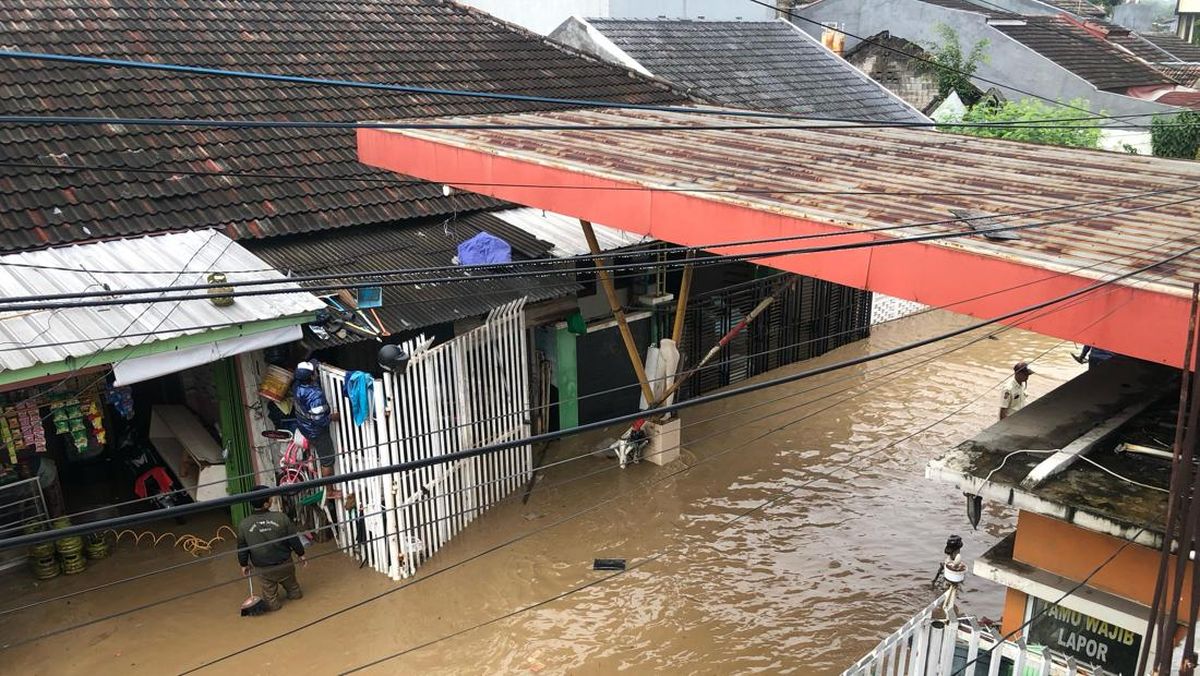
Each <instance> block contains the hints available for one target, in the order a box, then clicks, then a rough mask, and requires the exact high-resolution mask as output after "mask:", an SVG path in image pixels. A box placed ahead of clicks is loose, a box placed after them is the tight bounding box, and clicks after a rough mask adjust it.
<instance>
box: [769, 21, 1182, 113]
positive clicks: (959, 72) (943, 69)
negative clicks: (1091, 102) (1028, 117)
mask: <svg viewBox="0 0 1200 676" xmlns="http://www.w3.org/2000/svg"><path fill="white" fill-rule="evenodd" d="M749 1H750V2H752V3H754V4H756V5H759V6H761V7H766V8H768V9H771V10H773V11H778V12H782V13H783V14H786V15H787V17H788V18H789V19H795V20H799V21H803V22H805V23H807V24H810V25H812V26H817V27H819V28H821V29H822V30H826V29H827V30H831V31H834V32H835V33H841V34H842V35H845V36H846V37H851V38H854V39H855V40H859V41H861V42H865V43H867V44H869V45H874V46H876V47H879V48H880V49H883V50H885V51H889V52H893V53H895V54H899V55H901V56H903V57H904V58H906V59H911V60H913V61H918V62H921V63H923V64H925V65H926V66H930V67H932V68H935V69H936V70H937V71H941V72H950V73H954V74H956V75H962V76H964V77H968V78H971V79H973V80H979V81H980V82H986V83H987V84H990V85H993V86H996V87H1003V88H1004V89H1008V90H1011V91H1014V92H1017V93H1018V94H1024V95H1025V96H1030V97H1033V98H1035V99H1038V100H1040V101H1044V102H1046V103H1049V104H1051V105H1054V106H1060V107H1063V108H1070V109H1072V110H1078V111H1080V112H1084V113H1087V114H1088V115H1089V116H1091V119H1098V120H1114V119H1118V118H1117V117H1115V116H1111V115H1104V114H1100V113H1093V112H1092V111H1090V110H1088V109H1087V108H1082V107H1079V106H1074V105H1071V104H1070V103H1064V102H1062V101H1058V100H1056V99H1051V98H1050V97H1047V96H1042V95H1041V94H1036V93H1034V92H1031V91H1027V90H1024V89H1020V88H1018V87H1015V86H1013V85H1010V84H1004V83H1003V82H997V81H996V80H991V79H988V78H985V77H982V76H980V75H976V74H974V73H968V72H965V71H962V70H959V69H957V68H952V67H950V66H946V65H943V64H941V63H938V62H937V61H935V60H933V59H927V58H925V57H922V56H917V55H916V54H910V53H908V52H906V51H904V50H903V49H897V48H896V47H892V46H891V45H888V44H885V43H883V42H880V41H878V40H874V39H872V38H866V37H863V36H861V35H855V34H854V33H851V32H849V31H846V30H845V29H842V28H837V27H835V26H826V25H825V24H823V23H821V22H820V21H816V20H814V19H810V18H808V17H806V16H801V15H800V14H797V13H795V12H794V11H792V10H791V9H786V8H782V7H777V6H775V5H773V4H768V3H766V2H763V1H762V0H749ZM1160 114H1169V115H1174V114H1175V113H1150V114H1148V115H1147V116H1148V117H1154V116H1156V115H1160ZM1124 126H1126V127H1127V128H1135V127H1134V126H1133V125H1128V124H1127V125H1124ZM1076 128H1077V127H1076Z"/></svg>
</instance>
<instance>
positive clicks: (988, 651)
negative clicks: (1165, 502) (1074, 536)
mask: <svg viewBox="0 0 1200 676" xmlns="http://www.w3.org/2000/svg"><path fill="white" fill-rule="evenodd" d="M1145 532H1146V529H1145V528H1142V529H1140V530H1138V532H1137V533H1135V534H1134V535H1133V537H1131V538H1129V539H1127V540H1125V543H1124V544H1122V545H1121V546H1120V547H1118V548H1117V549H1116V551H1114V552H1113V553H1112V554H1109V556H1108V558H1106V559H1104V560H1103V561H1101V562H1100V565H1098V566H1096V567H1095V568H1093V569H1092V572H1090V573H1088V574H1087V575H1086V576H1085V577H1084V578H1083V579H1082V580H1080V581H1079V582H1077V583H1076V584H1075V586H1073V587H1071V588H1070V589H1068V590H1067V591H1065V592H1063V594H1062V596H1059V597H1058V598H1057V599H1056V600H1054V601H1053V602H1051V603H1048V604H1045V605H1043V606H1042V609H1041V610H1039V611H1038V612H1036V613H1034V614H1033V615H1032V616H1031V617H1030V618H1029V619H1028V620H1025V621H1024V622H1023V623H1021V626H1019V627H1017V628H1016V629H1013V630H1012V631H1010V632H1008V633H1007V634H1005V635H1004V636H1002V637H1001V638H1000V640H999V641H997V642H996V644H995V645H993V646H992V647H991V648H985V649H983V650H981V651H980V652H979V655H978V656H976V657H975V659H973V660H970V661H968V662H967V663H966V664H964V665H962V666H961V667H959V668H958V669H955V670H954V673H952V674H951V675H950V676H961V675H962V674H963V673H965V672H966V670H967V668H968V667H970V666H971V665H973V664H975V663H976V662H978V661H979V660H980V659H981V658H982V657H983V656H984V655H987V656H988V659H989V660H990V659H991V658H992V656H993V655H994V654H995V652H996V650H998V649H1000V648H1001V646H1003V645H1004V644H1005V643H1006V642H1007V641H1008V640H1009V639H1011V638H1012V637H1014V636H1016V635H1017V634H1019V633H1021V632H1022V631H1024V630H1025V629H1027V628H1028V627H1029V626H1030V625H1031V624H1033V623H1034V622H1035V621H1037V620H1038V618H1040V617H1041V616H1042V615H1045V614H1046V613H1047V612H1048V611H1049V610H1050V609H1051V608H1057V607H1058V606H1059V604H1061V603H1062V602H1063V601H1065V600H1067V598H1068V597H1070V596H1072V595H1074V594H1075V592H1077V591H1079V590H1080V589H1083V588H1084V586H1086V585H1087V583H1088V582H1090V581H1091V579H1092V578H1093V577H1095V576H1096V575H1097V574H1098V573H1099V572H1100V571H1102V570H1104V567H1105V566H1107V565H1108V564H1110V563H1112V562H1113V561H1114V560H1115V559H1116V558H1117V556H1118V555H1120V553H1121V552H1123V551H1125V548H1126V547H1128V546H1129V545H1131V544H1133V541H1134V540H1136V539H1138V538H1139V537H1141V535H1142V533H1145ZM1146 638H1147V639H1149V637H1146Z"/></svg>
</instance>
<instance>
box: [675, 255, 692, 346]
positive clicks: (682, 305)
mask: <svg viewBox="0 0 1200 676" xmlns="http://www.w3.org/2000/svg"><path fill="white" fill-rule="evenodd" d="M688 259H689V260H690V259H691V256H688ZM691 292H692V266H691V265H685V266H683V279H682V280H681V281H680V282H679V302H678V303H676V304H675V327H674V329H673V330H672V331H671V340H673V341H675V345H676V346H677V347H678V346H679V341H681V340H683V320H684V317H686V316H687V306H688V294H690V293H691Z"/></svg>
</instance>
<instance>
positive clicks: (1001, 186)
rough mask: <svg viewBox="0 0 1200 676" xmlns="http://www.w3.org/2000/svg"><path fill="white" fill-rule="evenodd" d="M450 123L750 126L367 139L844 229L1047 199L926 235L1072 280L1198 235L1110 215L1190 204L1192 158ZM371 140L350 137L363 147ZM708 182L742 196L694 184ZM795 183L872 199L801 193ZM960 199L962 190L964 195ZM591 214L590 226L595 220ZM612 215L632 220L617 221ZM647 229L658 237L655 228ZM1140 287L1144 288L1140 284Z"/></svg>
mask: <svg viewBox="0 0 1200 676" xmlns="http://www.w3.org/2000/svg"><path fill="white" fill-rule="evenodd" d="M453 121H455V122H461V123H482V122H492V123H500V124H582V125H600V124H609V125H612V124H648V125H659V124H662V125H682V126H696V125H710V126H711V125H716V124H722V123H727V124H736V125H750V126H753V127H758V128H754V129H742V130H735V131H710V130H699V129H698V130H695V131H688V130H674V131H669V132H612V131H558V130H554V131H528V130H520V131H504V130H477V129H471V130H466V129H456V130H406V131H389V132H378V134H379V136H380V137H382V138H386V136H387V135H390V134H403V135H406V136H410V137H415V138H417V139H422V140H426V141H432V142H435V143H438V144H444V145H447V146H451V147H459V148H466V149H471V150H476V151H479V152H483V153H487V154H488V155H490V156H500V157H509V158H513V159H517V160H521V161H523V162H528V163H532V164H535V165H541V166H545V167H551V168H556V169H560V170H566V171H569V172H571V173H572V174H575V175H578V176H581V177H588V176H590V177H596V178H602V179H609V180H612V181H615V182H618V183H619V184H620V185H621V186H623V187H622V188H621V189H622V190H628V189H629V188H630V187H633V188H635V189H636V188H639V187H640V188H651V189H660V190H669V191H684V192H688V191H698V192H694V193H691V194H690V195H689V196H690V197H693V198H695V199H699V200H703V201H708V202H711V203H715V204H730V205H739V206H742V207H748V208H751V209H754V210H756V211H761V212H764V213H766V214H779V215H782V216H785V217H790V218H796V219H804V220H807V221H810V222H816V223H828V224H831V225H836V226H842V227H846V228H851V229H861V228H867V227H873V226H894V225H897V224H908V223H917V222H925V221H937V220H943V219H948V218H952V214H951V210H952V209H970V210H973V211H983V212H990V213H996V214H1007V213H1011V212H1016V211H1023V210H1029V209H1037V208H1046V209H1050V208H1054V209H1056V210H1054V211H1047V212H1045V213H1041V214H1036V215H1031V216H1026V217H1023V218H1018V219H1015V220H1014V219H1006V220H1004V221H1003V223H1004V224H1006V225H1008V224H1012V225H1016V224H1021V223H1034V222H1039V221H1045V220H1053V219H1066V218H1079V219H1080V220H1078V221H1077V222H1072V223H1062V224H1057V225H1052V226H1047V227H1040V228H1033V229H1027V230H1023V231H1021V232H1020V233H1019V234H1020V239H1019V240H1015V241H1008V242H995V241H989V240H987V239H985V238H983V237H982V236H980V237H969V238H956V239H948V240H939V241H936V242H933V244H934V245H936V246H940V247H949V248H957V249H965V250H968V251H970V252H974V253H977V254H980V255H983V256H987V257H996V258H1003V259H1009V260H1018V261H1020V262H1023V263H1027V264H1030V265H1033V266H1035V267H1039V268H1044V269H1050V270H1057V271H1074V270H1075V269H1076V268H1079V267H1082V266H1088V265H1092V266H1094V267H1092V268H1090V269H1087V270H1082V271H1078V274H1079V275H1080V276H1084V277H1090V278H1106V277H1108V276H1110V275H1114V274H1117V273H1121V272H1127V271H1129V270H1133V269H1136V268H1138V267H1140V266H1142V265H1144V264H1146V263H1147V262H1150V261H1153V260H1155V259H1157V258H1159V257H1162V256H1163V255H1164V252H1165V251H1169V250H1172V249H1176V248H1179V249H1181V248H1183V247H1184V242H1185V241H1187V242H1192V243H1198V242H1200V199H1198V200H1197V201H1193V202H1188V203H1184V204H1176V205H1173V206H1164V207H1162V208H1157V209H1152V210H1146V211H1141V212H1137V213H1125V214H1121V215H1107V216H1106V215H1105V214H1112V213H1113V212H1116V211H1121V210H1128V209H1131V208H1140V207H1150V206H1152V205H1156V204H1166V203H1169V202H1176V201H1178V200H1181V199H1187V198H1193V197H1200V164H1198V163H1196V162H1188V161H1178V160H1166V159H1160V158H1151V157H1141V156H1137V155H1129V154H1123V153H1108V152H1100V151H1085V150H1078V149H1068V148H1059V147H1051V146H1040V145H1032V144H1024V143H1015V142H1011V141H1002V140H997V139H984V138H977V137H971V136H961V135H951V134H946V133H942V132H936V131H930V130H919V129H911V128H908V129H899V128H862V129H846V128H840V129H819V128H817V129H771V128H769V127H770V126H771V125H778V124H779V123H778V122H772V121H762V120H759V121H754V120H747V119H744V118H737V119H732V118H730V119H725V118H720V117H717V118H713V117H708V116H705V117H703V118H701V117H698V116H692V115H687V114H683V113H651V112H645V111H613V110H587V111H570V112H566V111H564V112H556V113H531V114H510V115H500V116H488V117H484V118H479V117H475V118H455V119H454V120H453ZM374 134H375V132H370V133H364V134H362V135H361V136H360V156H362V154H363V152H364V149H366V148H368V145H369V139H370V138H371V137H372V136H373V135H374ZM368 161H369V160H368ZM428 178H431V179H433V180H438V181H442V180H444V181H446V182H449V183H454V180H453V179H455V178H460V180H470V179H462V178H461V177H454V176H449V175H444V176H443V175H438V176H432V175H431V176H428ZM714 189H715V190H733V189H737V190H740V191H744V192H739V193H729V192H705V191H711V190H714ZM1160 190H1183V191H1185V192H1183V193H1175V194H1159V195H1154V196H1141V197H1130V198H1129V199H1126V200H1122V201H1120V202H1118V203H1110V204H1103V205H1093V206H1086V207H1079V206H1074V205H1077V204H1078V203H1080V202H1085V201H1096V200H1103V199H1106V198H1109V199H1111V198H1113V197H1117V196H1120V195H1122V194H1129V195H1137V194H1141V193H1147V192H1151V191H1160ZM797 191H800V192H797ZM804 191H821V192H825V193H828V192H841V191H853V192H856V193H861V192H867V193H872V194H840V195H839V194H806V192H804ZM555 192H556V191H552V190H542V191H540V193H539V194H542V195H546V196H547V199H549V198H552V197H553V193H555ZM557 192H563V191H557ZM595 192H597V191H595V190H593V191H592V193H593V194H594V193H595ZM600 192H603V191H600ZM964 192H965V193H968V194H961V193H964ZM875 193H890V194H875ZM905 193H908V194H905ZM912 193H917V194H912ZM936 193H942V194H936ZM951 193H960V194H951ZM510 197H511V196H510ZM595 199H597V200H601V199H603V198H600V197H597V198H595ZM531 206H538V207H543V208H554V209H556V210H558V211H562V212H564V213H568V214H570V215H572V216H581V217H586V216H587V215H588V214H586V213H579V212H580V211H586V210H587V205H586V204H584V205H582V207H584V208H582V209H576V213H571V211H569V209H572V208H574V206H573V205H570V204H565V203H560V204H556V205H550V204H546V203H540V204H531ZM576 206H579V205H576ZM596 220H601V219H600V218H599V217H597V219H596ZM607 222H609V223H610V224H611V225H614V226H618V227H623V228H626V229H628V228H627V224H623V223H616V222H611V221H607ZM645 226H646V227H647V228H648V229H651V228H652V227H653V224H652V223H646V224H645ZM962 229H963V226H962V225H961V224H953V223H951V224H943V225H933V226H926V227H916V228H911V229H907V230H905V231H903V232H902V233H896V234H897V235H906V236H907V235H917V234H924V233H936V232H949V231H960V230H962ZM650 234H652V235H656V233H655V232H653V231H651V232H650ZM656 236H658V235H656ZM725 239H726V241H731V240H737V239H739V237H738V235H737V233H736V231H733V230H731V231H729V234H728V236H727V237H726V238H725ZM817 243H820V242H817ZM815 244H816V243H804V244H803V245H815ZM780 246H800V245H799V244H786V245H775V247H776V248H779V247H780ZM743 251H744V249H743ZM1110 259H1117V260H1110ZM1159 271H1160V272H1156V275H1158V274H1161V275H1164V276H1165V277H1164V278H1163V279H1161V280H1159V281H1158V282H1156V287H1155V288H1159V289H1164V290H1166V291H1168V292H1169V293H1171V294H1173V295H1187V294H1188V293H1189V291H1190V284H1191V282H1192V280H1196V279H1200V262H1197V261H1195V260H1189V259H1183V260H1181V261H1180V262H1178V263H1176V264H1172V265H1169V266H1164V267H1162V268H1159ZM1135 283H1137V284H1139V285H1142V284H1143V283H1144V280H1143V281H1137V282H1135Z"/></svg>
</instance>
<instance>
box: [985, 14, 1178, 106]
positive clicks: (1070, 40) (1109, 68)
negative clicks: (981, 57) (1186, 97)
mask: <svg viewBox="0 0 1200 676" xmlns="http://www.w3.org/2000/svg"><path fill="white" fill-rule="evenodd" d="M1022 22H1023V23H1021V24H1007V23H1006V24H993V28H995V29H996V30H998V31H1000V32H1002V33H1004V34H1005V35H1007V36H1008V37H1010V38H1012V39H1014V40H1016V41H1017V42H1020V43H1021V44H1023V45H1025V46H1026V47H1028V48H1030V49H1032V50H1033V51H1035V52H1037V53H1038V54H1041V55H1042V56H1044V57H1046V58H1047V59H1049V60H1051V61H1053V62H1054V63H1056V64H1058V65H1059V66H1062V67H1063V68H1065V69H1066V70H1068V71H1070V72H1072V73H1074V74H1075V75H1078V76H1079V77H1081V78H1083V79H1084V80H1087V81H1088V82H1090V83H1091V84H1092V85H1093V86H1095V87H1096V88H1097V89H1101V90H1112V91H1121V90H1124V89H1128V88H1129V87H1138V86H1144V85H1157V84H1174V82H1173V81H1172V80H1171V79H1170V78H1169V77H1168V76H1166V75H1165V74H1163V73H1161V72H1159V71H1157V70H1155V69H1154V68H1152V67H1151V66H1150V65H1148V64H1146V63H1144V62H1142V61H1140V60H1139V59H1137V58H1135V57H1134V56H1132V55H1130V54H1128V53H1127V52H1125V51H1124V50H1122V49H1121V48H1120V47H1118V46H1117V45H1116V44H1113V43H1110V42H1109V41H1108V40H1106V39H1104V38H1102V37H1099V36H1097V35H1093V34H1092V33H1089V32H1088V31H1087V30H1084V29H1083V28H1082V27H1080V26H1078V25H1076V24H1074V23H1072V22H1071V21H1068V20H1067V19H1065V18H1063V17H1059V16H1026V17H1022Z"/></svg>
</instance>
